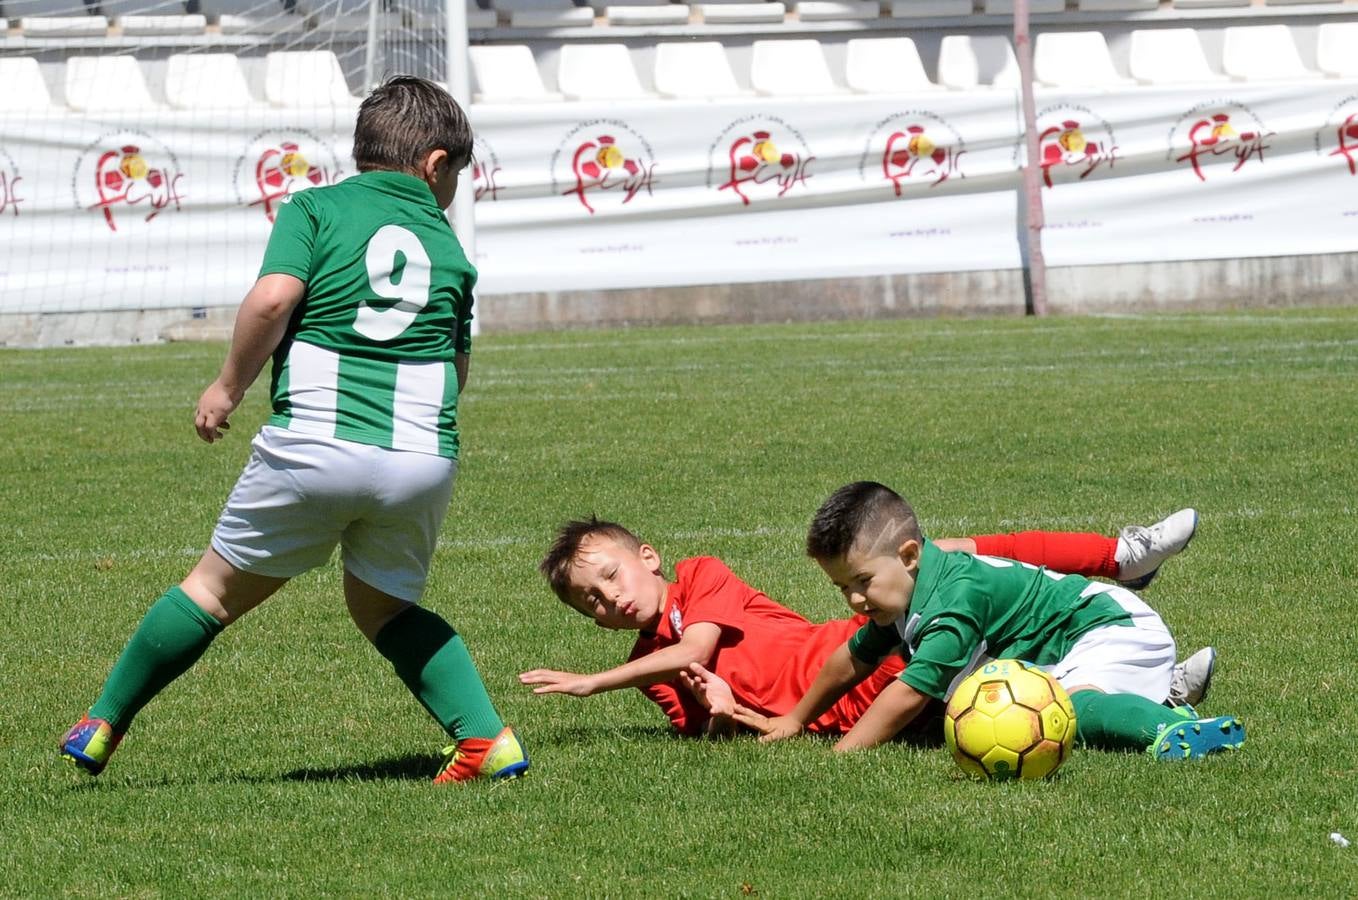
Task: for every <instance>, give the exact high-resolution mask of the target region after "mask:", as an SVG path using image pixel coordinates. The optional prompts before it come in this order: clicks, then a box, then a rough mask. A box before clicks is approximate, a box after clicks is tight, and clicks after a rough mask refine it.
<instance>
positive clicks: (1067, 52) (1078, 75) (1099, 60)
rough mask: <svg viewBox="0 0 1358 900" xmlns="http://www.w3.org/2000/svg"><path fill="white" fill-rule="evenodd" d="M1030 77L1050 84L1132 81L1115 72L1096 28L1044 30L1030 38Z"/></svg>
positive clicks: (1121, 84) (1106, 84) (1091, 85)
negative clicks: (1031, 68)
mask: <svg viewBox="0 0 1358 900" xmlns="http://www.w3.org/2000/svg"><path fill="white" fill-rule="evenodd" d="M1033 78H1034V80H1036V81H1038V82H1040V83H1042V84H1045V85H1047V86H1049V87H1062V88H1112V87H1125V86H1127V85H1130V84H1135V82H1134V81H1132V80H1131V79H1130V78H1124V77H1122V75H1120V74H1118V70H1117V69H1116V68H1114V66H1113V56H1112V54H1111V53H1109V52H1108V42H1107V41H1105V40H1104V38H1103V35H1102V34H1101V33H1100V32H1097V31H1044V32H1042V33H1041V34H1039V35H1038V36H1037V40H1036V41H1034V42H1033Z"/></svg>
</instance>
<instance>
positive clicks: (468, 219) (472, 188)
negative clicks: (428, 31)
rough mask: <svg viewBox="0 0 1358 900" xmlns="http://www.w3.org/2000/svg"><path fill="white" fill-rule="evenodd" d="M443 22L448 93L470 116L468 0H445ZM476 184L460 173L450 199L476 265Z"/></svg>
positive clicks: (476, 327) (475, 324)
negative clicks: (453, 194) (446, 54)
mask: <svg viewBox="0 0 1358 900" xmlns="http://www.w3.org/2000/svg"><path fill="white" fill-rule="evenodd" d="M444 10H445V12H444V21H445V29H446V36H447V39H446V43H447V45H448V46H447V53H448V93H450V94H452V95H453V99H454V100H456V101H457V104H458V106H461V107H462V109H463V111H464V112H466V113H467V114H468V115H470V114H471V102H472V91H471V72H470V70H469V67H468V65H467V43H468V42H467V0H445V2H444ZM475 202H476V184H475V182H474V181H473V180H472V167H471V166H467V167H466V168H465V169H463V170H462V174H461V176H460V177H459V178H458V182H457V195H456V196H455V197H454V198H453V231H454V232H456V234H457V240H458V242H459V243H460V244H462V250H463V252H464V253H466V254H467V259H468V260H469V261H470V262H471V264H472V265H476V214H475V207H474V204H475ZM480 322H481V317H480V316H479V315H478V316H477V317H476V318H475V319H473V320H472V334H476V333H477V332H478V331H480Z"/></svg>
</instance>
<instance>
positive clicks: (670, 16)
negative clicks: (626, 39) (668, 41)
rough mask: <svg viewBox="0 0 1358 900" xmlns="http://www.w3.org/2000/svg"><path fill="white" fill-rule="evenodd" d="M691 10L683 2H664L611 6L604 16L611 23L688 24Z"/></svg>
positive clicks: (606, 8)
mask: <svg viewBox="0 0 1358 900" xmlns="http://www.w3.org/2000/svg"><path fill="white" fill-rule="evenodd" d="M689 15H690V10H689V8H688V6H687V5H686V4H683V3H664V4H655V5H651V6H636V5H632V4H628V5H626V6H609V7H605V9H604V18H605V19H607V20H608V24H610V25H687V24H688V19H689Z"/></svg>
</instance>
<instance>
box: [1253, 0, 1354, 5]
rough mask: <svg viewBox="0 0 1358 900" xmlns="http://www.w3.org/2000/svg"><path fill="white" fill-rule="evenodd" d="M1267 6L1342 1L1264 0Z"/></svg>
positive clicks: (1335, 1) (1341, 1)
mask: <svg viewBox="0 0 1358 900" xmlns="http://www.w3.org/2000/svg"><path fill="white" fill-rule="evenodd" d="M1264 2H1265V3H1267V4H1268V5H1269V6H1296V5H1297V4H1300V3H1306V4H1311V3H1343V2H1344V0H1264Z"/></svg>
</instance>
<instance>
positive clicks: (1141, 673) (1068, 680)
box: [1042, 585, 1175, 703]
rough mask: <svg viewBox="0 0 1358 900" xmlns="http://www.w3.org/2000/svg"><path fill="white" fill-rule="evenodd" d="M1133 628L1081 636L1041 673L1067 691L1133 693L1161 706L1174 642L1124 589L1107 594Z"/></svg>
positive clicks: (1117, 627) (1110, 628)
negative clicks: (1088, 688)
mask: <svg viewBox="0 0 1358 900" xmlns="http://www.w3.org/2000/svg"><path fill="white" fill-rule="evenodd" d="M1106 593H1107V594H1108V596H1109V597H1111V598H1112V599H1114V600H1116V601H1117V602H1118V605H1119V606H1121V607H1122V608H1123V609H1125V610H1126V611H1127V612H1128V613H1129V614H1130V615H1131V617H1132V624H1131V625H1130V626H1128V625H1104V626H1102V627H1100V628H1095V629H1094V630H1093V631H1090V632H1088V633H1087V634H1085V635H1083V636H1082V637H1081V638H1080V639H1079V640H1078V641H1076V642H1075V644H1074V646H1072V647H1071V648H1070V652H1069V653H1067V654H1066V655H1065V656H1064V657H1062V658H1061V661H1060V662H1057V663H1055V664H1054V665H1050V666H1043V667H1042V668H1043V669H1044V670H1045V671H1047V672H1048V673H1050V674H1051V675H1052V677H1053V678H1055V679H1056V680H1057V681H1059V682H1061V686H1062V687H1064V688H1066V689H1067V690H1069V689H1071V688H1073V687H1079V686H1080V685H1093V686H1094V687H1096V688H1098V689H1099V690H1101V691H1103V692H1104V693H1108V694H1137V695H1139V696H1141V697H1145V698H1146V699H1147V700H1153V701H1155V702H1156V703H1163V702H1164V701H1165V698H1166V697H1168V696H1169V679H1170V674H1171V673H1172V672H1173V669H1174V655H1175V648H1174V638H1173V637H1172V636H1171V635H1170V633H1169V628H1167V627H1166V626H1165V623H1164V621H1163V620H1162V619H1161V618H1160V616H1159V614H1158V613H1156V611H1155V610H1153V609H1151V608H1150V607H1149V606H1147V605H1146V603H1145V601H1144V600H1142V599H1141V598H1140V597H1138V596H1137V595H1136V594H1133V593H1132V592H1131V591H1129V590H1127V589H1126V588H1121V587H1114V586H1111V585H1110V586H1109V588H1108V590H1107V591H1106Z"/></svg>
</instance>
